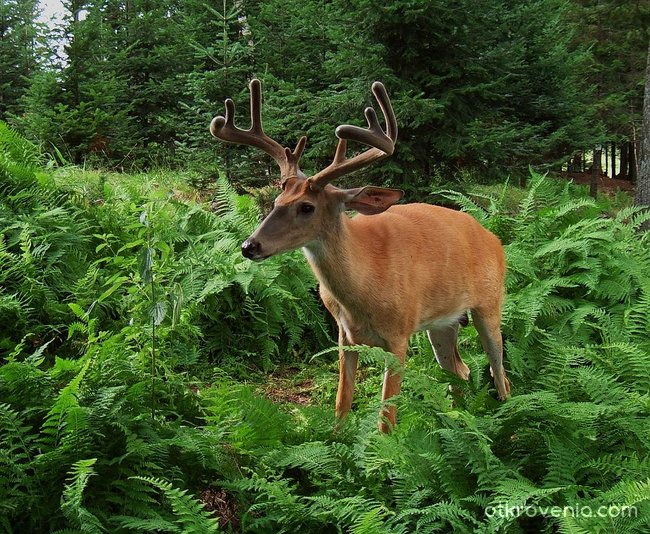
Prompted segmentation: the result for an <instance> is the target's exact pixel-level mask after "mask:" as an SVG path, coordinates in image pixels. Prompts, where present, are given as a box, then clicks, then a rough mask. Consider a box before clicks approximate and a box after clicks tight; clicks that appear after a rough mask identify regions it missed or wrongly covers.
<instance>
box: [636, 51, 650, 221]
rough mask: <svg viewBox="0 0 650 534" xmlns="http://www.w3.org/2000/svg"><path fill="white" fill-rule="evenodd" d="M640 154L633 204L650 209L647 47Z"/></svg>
mask: <svg viewBox="0 0 650 534" xmlns="http://www.w3.org/2000/svg"><path fill="white" fill-rule="evenodd" d="M640 152H641V154H640V157H639V167H638V173H637V181H636V196H635V199H634V202H635V204H636V205H637V206H645V207H650V46H648V63H647V68H646V73H645V96H644V98H643V129H642V131H641V150H640ZM648 226H650V225H649V224H645V225H644V230H647V229H648Z"/></svg>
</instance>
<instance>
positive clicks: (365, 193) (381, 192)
mask: <svg viewBox="0 0 650 534" xmlns="http://www.w3.org/2000/svg"><path fill="white" fill-rule="evenodd" d="M343 195H344V197H343V202H344V203H345V209H346V210H356V211H358V212H359V213H362V214H363V215H375V214H377V213H381V212H382V211H386V210H387V209H388V208H390V207H391V206H392V205H393V204H395V203H396V202H398V201H399V200H400V199H401V198H402V197H403V196H404V191H401V190H400V189H389V188H387V187H373V186H367V187H359V188H357V189H344V190H343Z"/></svg>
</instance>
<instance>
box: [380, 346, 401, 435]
mask: <svg viewBox="0 0 650 534" xmlns="http://www.w3.org/2000/svg"><path fill="white" fill-rule="evenodd" d="M407 349H408V337H407V338H406V339H401V340H399V341H396V342H393V343H389V344H388V350H389V351H390V352H392V353H393V354H394V355H395V357H396V358H397V359H398V360H399V362H400V363H401V364H402V366H403V365H404V362H405V361H406V350H407ZM401 389H402V372H401V371H398V372H394V371H391V370H390V369H386V373H385V374H384V386H383V388H382V391H381V400H382V401H383V402H386V401H387V400H388V399H390V398H391V397H394V396H395V395H399V392H400V390H401ZM395 423H397V408H396V407H395V406H384V408H382V410H381V413H380V414H379V425H378V426H379V431H380V432H383V433H384V434H388V433H389V432H390V431H391V429H392V428H393V427H394V426H395Z"/></svg>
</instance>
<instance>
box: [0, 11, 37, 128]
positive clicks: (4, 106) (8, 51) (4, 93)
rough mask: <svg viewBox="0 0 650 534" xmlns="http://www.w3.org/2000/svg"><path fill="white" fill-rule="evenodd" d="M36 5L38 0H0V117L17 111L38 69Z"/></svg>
mask: <svg viewBox="0 0 650 534" xmlns="http://www.w3.org/2000/svg"><path fill="white" fill-rule="evenodd" d="M37 6H38V1H37V0H2V1H0V119H5V120H6V118H7V114H8V113H19V112H20V106H19V104H18V101H19V99H20V97H21V96H22V95H23V94H24V93H25V91H26V89H27V87H29V84H30V80H31V78H32V76H33V75H34V73H35V72H36V70H37V69H38V65H39V63H38V59H37V58H38V57H39V56H40V55H41V52H42V49H41V44H42V43H41V42H40V38H39V37H40V33H39V24H38V23H37V22H36V18H37V17H38V7H37Z"/></svg>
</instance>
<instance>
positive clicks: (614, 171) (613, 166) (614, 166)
mask: <svg viewBox="0 0 650 534" xmlns="http://www.w3.org/2000/svg"><path fill="white" fill-rule="evenodd" d="M611 155H612V178H616V143H615V142H614V141H612V152H611Z"/></svg>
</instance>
